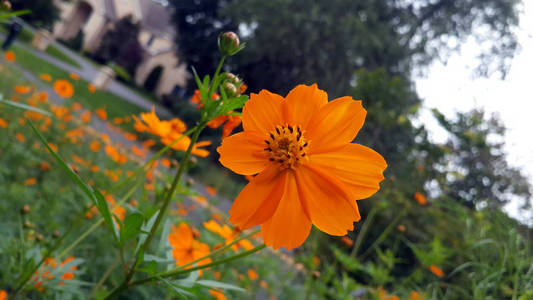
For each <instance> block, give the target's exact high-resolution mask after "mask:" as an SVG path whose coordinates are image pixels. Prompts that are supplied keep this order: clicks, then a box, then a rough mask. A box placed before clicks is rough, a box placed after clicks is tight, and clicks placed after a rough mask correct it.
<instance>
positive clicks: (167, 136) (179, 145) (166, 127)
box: [133, 107, 211, 157]
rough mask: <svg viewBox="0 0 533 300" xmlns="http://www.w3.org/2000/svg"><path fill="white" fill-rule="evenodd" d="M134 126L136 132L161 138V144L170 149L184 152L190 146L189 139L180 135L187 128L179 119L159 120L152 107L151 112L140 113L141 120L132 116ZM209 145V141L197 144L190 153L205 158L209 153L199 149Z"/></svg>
mask: <svg viewBox="0 0 533 300" xmlns="http://www.w3.org/2000/svg"><path fill="white" fill-rule="evenodd" d="M133 119H134V120H135V124H134V125H133V127H134V128H135V130H136V131H138V132H149V133H151V134H155V135H157V136H159V137H160V138H161V142H162V143H163V144H165V145H170V144H171V143H173V142H174V141H175V140H177V139H179V141H177V142H175V143H174V144H173V145H172V147H171V148H172V149H174V150H180V151H186V150H187V148H188V147H189V145H190V144H191V139H190V138H189V137H188V136H184V135H183V134H182V133H183V132H185V131H186V130H187V126H186V125H185V123H184V122H183V121H181V120H180V119H177V118H174V119H172V120H170V121H165V120H160V119H159V117H158V116H157V115H156V114H155V110H154V108H153V107H152V111H151V112H149V113H141V119H142V121H141V119H139V118H137V117H136V116H133ZM208 145H211V142H210V141H203V142H198V143H196V144H194V145H193V148H192V151H191V153H192V154H194V155H197V156H200V157H206V156H208V155H209V151H207V150H205V149H201V148H200V147H203V146H208Z"/></svg>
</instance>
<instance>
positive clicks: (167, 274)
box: [130, 244, 266, 286]
mask: <svg viewBox="0 0 533 300" xmlns="http://www.w3.org/2000/svg"><path fill="white" fill-rule="evenodd" d="M265 247H266V245H265V244H262V245H259V246H257V247H255V248H253V249H251V250H248V251H245V252H243V253H239V254H236V255H233V256H230V257H227V258H224V259H221V260H217V261H214V262H212V263H208V264H205V265H201V266H196V267H193V268H190V269H185V270H170V271H167V272H163V273H159V274H156V275H154V276H150V277H148V278H145V279H141V280H138V281H134V282H132V283H131V284H130V286H135V285H140V284H143V283H147V282H150V281H152V280H155V279H157V278H165V277H171V276H178V275H184V274H187V273H190V272H193V271H196V270H201V269H206V268H210V267H213V266H217V265H221V264H225V263H228V262H231V261H234V260H237V259H239V258H243V257H245V256H248V255H250V254H253V253H255V252H257V251H259V250H262V249H263V248H265Z"/></svg>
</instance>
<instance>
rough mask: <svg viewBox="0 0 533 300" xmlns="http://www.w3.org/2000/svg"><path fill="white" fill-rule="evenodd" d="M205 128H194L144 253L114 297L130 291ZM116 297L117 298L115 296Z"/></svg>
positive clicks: (144, 247) (137, 259) (203, 124)
mask: <svg viewBox="0 0 533 300" xmlns="http://www.w3.org/2000/svg"><path fill="white" fill-rule="evenodd" d="M204 127H205V122H200V124H198V125H197V126H196V127H195V128H194V130H195V131H194V134H193V136H192V138H191V141H190V143H189V147H188V148H187V151H186V152H185V155H184V156H183V159H182V160H181V162H180V165H179V167H178V171H177V172H176V175H175V176H174V179H173V181H172V184H171V186H170V189H169V191H168V193H167V194H166V197H165V200H164V202H163V205H162V206H161V209H160V210H159V214H158V215H157V218H156V219H155V222H154V225H153V226H152V228H151V230H150V234H148V237H147V238H146V241H145V243H144V245H143V249H144V251H141V252H139V254H138V255H137V257H136V259H135V261H134V263H133V265H132V266H131V268H130V270H129V272H128V273H127V275H126V278H125V279H124V282H123V283H122V284H121V285H120V286H119V287H118V288H117V289H115V292H113V293H112V295H114V294H116V295H118V294H120V293H121V292H122V291H123V290H126V289H128V285H129V282H130V280H131V278H132V277H133V274H135V269H136V267H137V264H138V263H139V258H140V253H145V252H146V250H148V247H149V246H150V243H151V241H152V239H153V237H154V235H155V233H156V231H157V228H158V227H159V224H160V223H161V220H162V219H163V217H164V216H165V213H166V211H167V209H168V206H169V204H170V201H171V200H172V197H173V196H174V192H175V191H176V188H177V187H178V184H179V182H180V180H181V177H182V175H183V173H184V170H185V168H186V166H187V162H188V161H189V157H190V156H191V152H192V148H193V147H194V144H195V143H196V141H197V140H198V137H199V136H200V133H201V132H202V129H203V128H204ZM113 297H115V296H113Z"/></svg>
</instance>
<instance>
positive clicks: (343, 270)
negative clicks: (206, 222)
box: [2, 0, 533, 299]
mask: <svg viewBox="0 0 533 300" xmlns="http://www.w3.org/2000/svg"><path fill="white" fill-rule="evenodd" d="M11 4H12V7H13V9H14V10H21V9H29V10H31V11H33V12H38V13H31V14H27V15H23V16H21V19H22V21H21V23H23V24H24V26H23V28H22V30H21V31H20V32H19V33H18V34H17V38H16V39H15V40H16V41H17V42H16V43H15V46H17V45H18V47H22V48H23V49H22V50H19V51H23V50H24V49H27V48H24V47H25V46H24V43H29V42H30V41H31V40H32V38H33V37H34V36H35V35H36V34H37V33H38V32H40V33H41V34H45V35H47V36H48V38H49V39H51V40H53V41H54V42H53V43H52V46H53V47H54V49H56V50H50V49H51V48H50V47H48V49H47V50H46V51H45V54H42V53H41V54H36V55H41V57H42V59H45V60H47V61H48V62H50V63H52V64H54V65H55V66H56V67H58V68H61V69H63V70H74V71H75V72H76V73H78V74H80V76H81V77H82V78H83V79H85V80H87V81H91V80H93V79H94V78H95V76H96V74H98V73H99V72H100V71H101V68H102V67H103V66H107V67H108V68H109V69H111V70H112V72H113V78H112V79H111V81H110V82H109V83H108V84H106V85H105V86H102V90H107V92H108V93H110V95H113V97H115V98H116V99H118V100H111V98H110V100H109V101H115V102H114V104H113V105H115V106H117V109H118V110H120V107H121V104H120V103H129V104H128V105H131V103H135V105H138V106H139V107H141V108H143V109H144V110H147V109H150V107H151V106H152V105H156V111H158V113H159V112H161V113H162V115H163V116H165V115H166V116H167V117H170V116H177V117H180V118H181V119H183V120H185V121H186V122H189V123H191V122H194V120H195V119H196V118H197V116H198V112H197V111H196V109H195V108H194V107H193V106H192V105H191V104H190V102H189V100H190V98H191V96H192V95H193V93H194V90H195V83H194V81H193V78H192V75H191V74H192V72H191V67H192V66H194V68H195V69H196V70H197V72H198V73H199V74H200V76H203V75H205V74H209V73H212V72H213V70H214V69H215V68H216V64H217V63H218V60H219V52H218V49H217V37H218V35H219V34H220V33H221V32H224V31H234V32H236V33H238V34H239V36H240V39H241V42H246V48H245V49H244V50H243V51H242V52H240V53H239V54H238V55H236V56H233V57H231V58H230V59H229V61H228V63H227V65H226V68H227V71H231V72H233V73H235V74H237V75H238V76H239V77H241V78H242V79H243V80H244V82H245V83H246V85H247V86H248V91H247V92H249V93H256V92H258V91H260V90H261V89H268V90H270V91H272V92H274V93H278V94H280V95H286V93H287V92H288V91H289V90H290V89H292V88H293V87H294V86H295V85H297V84H301V83H304V84H312V83H317V84H318V86H319V88H320V89H323V90H325V91H327V92H328V95H329V97H330V99H334V98H336V97H341V96H346V95H348V96H352V97H353V98H355V99H362V100H363V106H364V107H365V108H366V109H367V111H368V115H367V118H366V122H365V125H364V127H363V129H362V130H361V132H360V133H359V135H358V137H357V138H356V140H355V142H357V143H361V144H363V145H366V146H369V147H371V148H373V149H375V150H376V151H377V152H379V153H381V154H382V155H383V156H384V157H385V159H386V160H387V162H388V165H389V167H388V169H387V170H386V172H385V177H386V180H385V181H384V182H383V183H382V189H381V190H380V191H379V192H378V193H377V194H376V195H375V196H373V197H372V198H370V199H367V200H363V201H359V202H358V203H359V205H360V207H361V214H362V216H363V219H362V221H361V222H359V223H357V224H356V230H355V231H354V232H352V233H350V234H349V236H347V237H345V238H343V239H340V238H338V237H329V236H326V235H324V234H322V233H319V232H314V231H313V234H312V237H311V240H310V241H308V242H307V243H306V244H305V245H304V246H303V247H301V248H299V249H297V250H295V251H294V252H293V253H291V255H293V258H294V259H295V261H297V262H298V263H299V264H300V265H301V266H303V268H304V271H302V272H303V273H301V274H300V275H295V278H297V279H295V280H296V281H294V282H295V283H294V284H293V283H291V286H286V285H283V286H282V288H281V293H282V294H281V295H279V294H278V297H280V298H282V299H292V298H289V295H307V296H305V297H303V298H302V299H307V298H306V297H309V299H311V298H313V297H316V298H317V299H323V298H328V299H353V298H357V297H361V298H363V299H372V298H371V297H374V296H375V297H377V298H378V299H380V298H381V299H388V298H383V297H387V295H388V293H389V292H390V293H394V294H396V295H399V296H400V297H401V298H402V299H404V298H405V299H408V297H410V295H412V292H413V291H420V293H421V294H423V295H425V296H426V297H427V298H435V299H442V298H448V299H533V264H532V263H533V261H532V258H531V257H532V256H531V254H532V253H531V249H532V248H531V237H532V231H531V225H533V213H532V210H531V193H532V191H533V190H532V188H531V184H532V182H533V181H532V180H533V177H532V176H533V139H531V128H532V123H531V116H530V114H531V111H532V110H533V104H532V103H533V102H532V101H533V98H532V97H533V85H532V84H531V78H532V76H531V68H532V67H533V3H532V2H531V1H519V0H431V1H419V0H358V1H353V0H329V1H319V0H310V1H301V0H270V1H263V0H234V1H228V0H183V1H181V0H82V1H75V0H70V1H68V0H55V1H52V0H32V1H27V0H11ZM2 30H3V35H4V36H5V37H7V36H9V35H10V30H11V29H10V27H9V26H5V27H4V28H3V29H2ZM26 51H28V50H26ZM31 51H36V50H31ZM21 64H23V63H22V62H21ZM115 98H113V99H115ZM117 101H118V102H117ZM121 101H122V102H121ZM88 102H90V101H88ZM84 104H85V103H84ZM88 105H89V104H88ZM110 105H111V104H110ZM124 105H125V104H124ZM220 133H221V129H218V130H211V131H208V132H207V133H206V134H205V136H204V137H203V138H204V139H211V140H212V141H213V146H212V148H211V150H214V149H215V148H216V146H217V145H219V144H220ZM213 152H214V151H213ZM217 159H218V157H217V155H212V156H210V157H209V158H207V159H206V161H200V162H198V166H197V167H196V168H195V169H193V172H197V174H202V172H203V173H205V172H206V170H211V171H213V172H210V174H211V175H209V177H208V178H200V180H202V181H204V182H206V183H207V184H211V185H213V186H216V187H217V188H218V189H219V190H220V192H221V194H222V196H224V197H225V198H227V199H229V201H231V199H234V197H235V195H236V194H237V193H238V191H239V189H240V188H241V187H242V186H243V185H244V184H245V183H246V180H245V179H244V178H241V177H240V176H237V175H235V174H229V173H228V172H229V171H226V170H223V169H222V167H221V166H218V165H217ZM195 170H196V171H195ZM222 177H224V180H222V179H221V178H222ZM228 178H229V179H228ZM228 180H229V181H228ZM415 195H416V197H415ZM226 205H227V204H226ZM222 206H223V205H222ZM431 266H438V267H439V268H440V269H441V271H443V272H444V274H440V275H439V274H436V273H438V272H434V269H431V268H430V267H431ZM272 272H273V274H272V275H271V276H275V272H274V271H272ZM302 274H303V276H302ZM291 282H293V281H291ZM369 291H374V292H375V293H370V292H369ZM391 299H392V298H391ZM409 299H411V298H409ZM413 299H415V298H413ZM416 299H418V298H416Z"/></svg>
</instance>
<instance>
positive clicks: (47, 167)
mask: <svg viewBox="0 0 533 300" xmlns="http://www.w3.org/2000/svg"><path fill="white" fill-rule="evenodd" d="M40 167H41V170H42V171H48V170H50V164H49V163H48V162H46V161H43V162H41V164H40Z"/></svg>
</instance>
